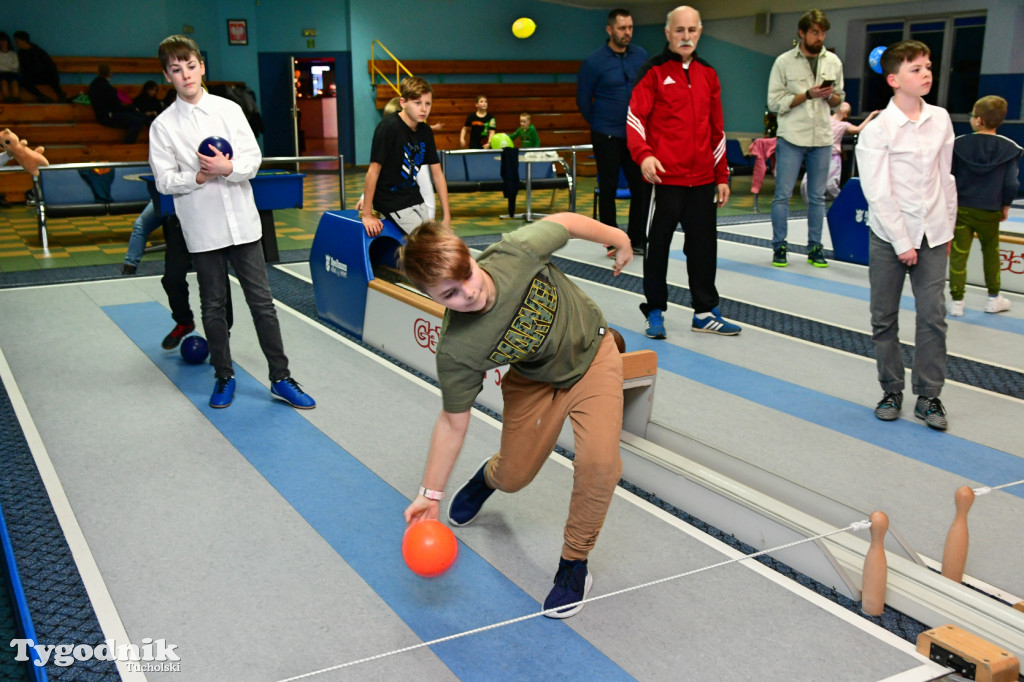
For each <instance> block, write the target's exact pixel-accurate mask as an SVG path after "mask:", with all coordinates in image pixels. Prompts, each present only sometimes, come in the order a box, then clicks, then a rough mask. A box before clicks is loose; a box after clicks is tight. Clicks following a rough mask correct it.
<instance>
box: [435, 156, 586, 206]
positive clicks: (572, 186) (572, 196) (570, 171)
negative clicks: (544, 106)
mask: <svg viewBox="0 0 1024 682" xmlns="http://www.w3.org/2000/svg"><path fill="white" fill-rule="evenodd" d="M593 149H594V145H592V144H574V145H565V146H562V147H527V148H525V149H524V148H522V147H520V148H519V153H520V156H522V155H523V154H527V153H530V152H556V153H559V154H561V153H565V152H567V153H568V154H569V164H568V167H566V164H565V161H564V159H563V160H561V161H560V163H561V164H562V167H563V168H565V173H566V176H567V177H568V178H569V211H570V212H571V213H575V212H576V188H577V186H578V183H577V177H578V164H577V160H576V155H577V154H578V153H579V152H590V151H593ZM495 153H501V150H498V149H448V150H438V154H439V155H440V157H441V170H442V172H443V171H444V170H445V167H446V163H447V159H448V156H462V155H470V154H495ZM529 168H530V167H529V166H527V174H528V175H529V173H530V171H529ZM527 197H529V187H527Z"/></svg>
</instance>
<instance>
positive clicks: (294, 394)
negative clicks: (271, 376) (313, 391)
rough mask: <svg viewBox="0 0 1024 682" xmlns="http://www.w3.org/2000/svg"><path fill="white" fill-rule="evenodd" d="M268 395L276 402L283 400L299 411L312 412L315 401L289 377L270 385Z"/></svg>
mask: <svg viewBox="0 0 1024 682" xmlns="http://www.w3.org/2000/svg"><path fill="white" fill-rule="evenodd" d="M270 394H271V395H272V396H274V398H276V399H277V400H283V401H285V402H286V403H288V404H289V405H291V406H292V407H297V408H299V409H300V410H312V409H313V408H314V407H316V401H315V400H313V399H312V398H311V397H309V395H308V394H307V393H306V392H305V391H303V390H302V389H301V388H300V387H299V382H297V381H296V380H295V379H292V378H291V377H288V378H287V379H281V380H280V381H275V382H274V383H272V384H270Z"/></svg>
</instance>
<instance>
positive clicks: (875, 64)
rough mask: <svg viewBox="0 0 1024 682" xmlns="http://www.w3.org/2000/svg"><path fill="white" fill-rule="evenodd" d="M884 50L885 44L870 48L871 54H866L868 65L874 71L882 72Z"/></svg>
mask: <svg viewBox="0 0 1024 682" xmlns="http://www.w3.org/2000/svg"><path fill="white" fill-rule="evenodd" d="M883 52H885V45H879V46H878V47H876V48H875V49H873V50H871V54H869V55H868V66H870V67H871V70H872V71H874V72H875V73H882V53H883Z"/></svg>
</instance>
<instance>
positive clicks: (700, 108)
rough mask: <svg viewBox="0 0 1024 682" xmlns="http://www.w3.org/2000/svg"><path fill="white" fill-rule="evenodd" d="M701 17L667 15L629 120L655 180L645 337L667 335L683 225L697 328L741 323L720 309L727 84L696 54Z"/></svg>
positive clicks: (644, 166)
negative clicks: (675, 249)
mask: <svg viewBox="0 0 1024 682" xmlns="http://www.w3.org/2000/svg"><path fill="white" fill-rule="evenodd" d="M701 28H702V27H701V21H700V14H699V13H698V12H697V10H695V9H693V8H692V7H687V6H683V7H677V8H676V9H674V10H672V11H671V12H669V15H668V19H667V21H666V24H665V37H666V38H667V39H668V45H666V47H665V49H664V51H662V53H661V54H659V55H657V56H656V57H654V58H652V59H650V60H649V61H648V62H647V63H646V64H644V66H643V68H641V70H640V73H639V75H638V76H637V82H636V85H634V87H633V95H632V97H631V98H630V102H629V113H628V115H627V117H626V139H627V143H628V145H629V152H630V154H631V155H632V156H633V160H634V161H636V162H637V163H638V164H640V170H641V171H642V173H643V177H644V180H645V181H647V182H649V183H651V184H652V185H653V194H652V199H651V205H652V208H653V216H652V217H650V218H648V225H647V255H646V256H645V257H644V296H645V297H646V299H647V300H646V302H644V303H642V304H640V310H641V311H642V312H643V314H644V316H645V317H646V318H647V336H649V337H650V338H652V339H664V338H665V336H666V334H665V322H664V311H665V310H666V309H667V308H668V285H667V283H666V277H667V273H668V252H669V249H670V248H671V246H672V235H673V233H674V232H675V229H676V225H678V224H679V223H682V225H683V232H684V233H685V235H686V237H685V241H684V242H683V253H684V254H686V273H687V276H688V278H689V286H690V297H691V304H692V305H693V312H694V315H693V322H692V323H691V326H690V328H691V329H692V330H693V331H695V332H710V333H713V334H722V335H725V336H734V335H736V334H739V333H740V327H739V326H738V325H735V324H733V323H731V322H727V321H726V320H724V319H722V316H721V314H720V313H719V311H718V302H719V301H718V290H717V289H716V288H715V274H716V270H717V260H718V240H717V234H716V220H715V219H716V215H717V209H718V207H719V206H723V205H724V204H725V202H726V201H728V199H729V184H728V183H729V169H728V167H727V165H726V159H725V130H724V124H723V119H722V88H721V85H720V84H719V82H718V74H717V73H715V70H714V69H713V68H711V65H710V64H708V63H707V62H705V61H704V60H702V59H700V58H698V57H697V55H696V50H697V41H698V40H700V34H701Z"/></svg>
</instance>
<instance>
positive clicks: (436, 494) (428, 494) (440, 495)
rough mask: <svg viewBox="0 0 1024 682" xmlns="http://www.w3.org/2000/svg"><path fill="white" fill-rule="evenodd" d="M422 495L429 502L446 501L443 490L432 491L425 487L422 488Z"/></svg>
mask: <svg viewBox="0 0 1024 682" xmlns="http://www.w3.org/2000/svg"><path fill="white" fill-rule="evenodd" d="M420 495H422V496H423V497H425V498H427V499H428V500H433V501H434V502H440V501H441V500H443V499H444V491H443V490H431V489H430V488H424V487H423V486H420Z"/></svg>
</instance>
